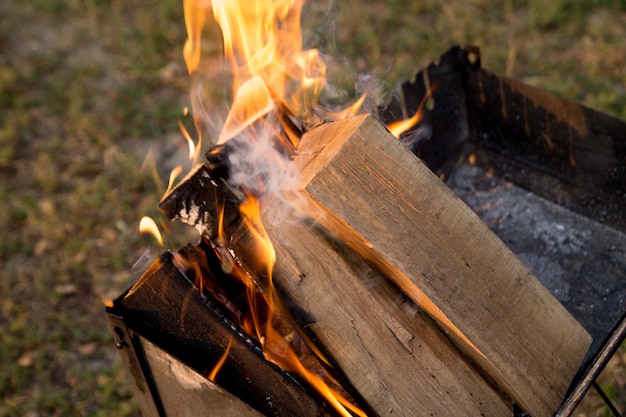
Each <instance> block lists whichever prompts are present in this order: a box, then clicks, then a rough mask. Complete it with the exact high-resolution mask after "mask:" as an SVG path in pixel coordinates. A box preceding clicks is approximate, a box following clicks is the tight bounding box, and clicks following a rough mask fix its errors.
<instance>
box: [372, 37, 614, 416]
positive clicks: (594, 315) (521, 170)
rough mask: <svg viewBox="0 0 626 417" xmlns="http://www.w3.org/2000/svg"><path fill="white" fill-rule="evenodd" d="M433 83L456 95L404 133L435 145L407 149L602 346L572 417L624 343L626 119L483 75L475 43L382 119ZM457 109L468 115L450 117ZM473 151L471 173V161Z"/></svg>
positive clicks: (568, 404) (576, 390)
mask: <svg viewBox="0 0 626 417" xmlns="http://www.w3.org/2000/svg"><path fill="white" fill-rule="evenodd" d="M432 79H438V80H439V83H440V84H438V87H437V88H438V89H439V90H441V91H445V93H446V94H449V95H450V96H449V97H445V96H443V94H442V95H440V96H437V92H436V91H435V93H434V94H435V95H434V97H435V105H434V106H433V107H432V108H431V109H430V108H429V109H426V111H425V117H424V119H423V120H422V121H421V122H420V123H419V124H418V125H417V126H415V127H414V128H413V129H411V131H409V132H407V133H406V134H405V137H409V138H410V137H411V135H419V134H420V132H424V131H426V132H428V133H429V134H430V136H429V137H428V138H426V139H427V140H424V139H422V140H421V141H416V142H413V143H410V145H411V146H409V147H410V149H411V150H412V151H413V152H414V153H415V154H416V155H418V156H420V157H421V158H422V159H424V160H425V161H426V162H427V165H428V166H429V167H430V168H431V169H433V171H435V172H436V173H437V174H439V175H440V176H442V177H444V178H445V179H446V180H447V182H448V184H449V185H450V187H451V188H452V189H453V190H454V191H455V192H456V193H457V194H459V195H460V196H461V197H462V198H463V199H464V200H465V201H466V203H467V204H468V205H469V206H470V207H472V208H473V209H474V210H475V211H476V212H477V213H478V215H479V216H481V218H483V220H484V221H485V222H486V223H487V224H489V225H490V226H491V227H492V229H493V230H494V231H495V232H496V234H497V235H498V236H499V237H500V238H501V239H502V240H503V241H504V242H505V243H506V244H507V245H508V246H509V247H510V248H511V250H512V251H513V252H514V253H516V254H517V255H518V256H519V257H520V258H521V259H522V261H524V262H525V263H526V264H527V265H528V266H529V268H530V269H531V270H532V271H533V272H534V274H535V275H536V276H537V277H538V278H539V279H540V280H541V281H542V283H543V284H544V285H545V286H546V287H547V288H548V289H549V290H550V291H552V293H553V294H554V295H555V296H556V298H557V299H558V300H559V301H561V302H562V303H563V304H564V305H565V307H566V308H567V309H568V310H569V311H570V313H571V314H572V315H573V316H574V317H576V319H577V320H579V321H580V323H581V324H582V325H583V326H584V327H585V328H586V329H587V331H589V333H590V334H591V335H592V337H593V339H594V341H593V344H592V346H591V348H590V350H589V353H588V355H587V357H586V358H585V361H584V363H583V366H581V370H580V372H579V374H578V375H577V376H576V378H575V379H574V381H573V382H572V391H571V392H570V395H569V396H568V397H567V398H566V399H565V401H564V408H563V409H562V410H561V412H560V413H559V416H568V415H571V412H573V410H574V409H575V407H576V405H577V404H578V402H579V401H580V399H581V398H582V396H583V395H584V393H585V392H586V390H587V389H588V388H589V387H590V385H591V382H592V381H593V379H594V378H595V375H597V374H598V373H599V372H600V371H601V369H602V368H603V367H604V366H605V364H606V362H607V361H608V359H609V358H610V354H609V353H610V352H611V349H614V348H615V347H616V346H618V345H619V344H620V343H621V342H622V341H623V340H624V337H625V335H626V331H620V329H623V328H624V323H625V320H626V285H625V283H624V282H625V281H626V279H625V278H626V238H625V234H626V122H624V121H622V120H619V119H616V118H614V117H611V116H608V115H606V114H603V113H601V112H598V111H595V110H592V109H589V108H586V107H584V106H581V105H579V104H577V103H574V102H571V101H568V100H563V99H561V98H559V97H556V96H554V95H551V94H548V93H545V92H543V91H540V90H538V89H535V88H532V87H530V86H527V85H524V84H522V83H520V82H517V81H515V80H511V79H507V78H505V77H501V76H498V75H496V74H493V73H491V72H489V71H486V70H484V69H482V68H480V52H479V50H478V49H477V48H476V47H471V46H455V47H452V48H450V50H448V51H447V52H445V53H444V54H443V55H442V56H441V58H440V59H439V60H438V62H436V63H433V64H431V65H430V66H428V68H426V69H425V70H423V71H420V72H418V73H417V74H416V76H415V78H414V80H413V81H410V82H406V83H404V84H402V86H401V87H400V90H399V92H398V93H397V94H396V96H395V97H394V98H393V99H392V101H391V103H390V105H389V106H386V107H382V108H380V109H379V117H380V118H381V120H382V121H384V122H385V123H388V122H389V121H392V120H399V119H403V118H406V117H407V116H408V115H409V114H408V112H407V111H406V109H407V108H409V107H410V108H411V109H414V108H416V105H415V103H420V102H421V101H422V100H423V99H424V95H425V92H426V91H428V85H429V84H430V85H432V81H430V80H432ZM458 89H461V90H462V91H457V90H458ZM463 100H464V101H463ZM438 103H446V105H445V106H438V105H437V104H438ZM454 103H456V104H458V105H459V106H460V107H462V108H461V109H458V110H456V111H451V110H450V109H449V108H448V105H447V104H452V105H454ZM403 109H404V113H403V112H402V111H403ZM459 127H463V128H462V129H461V128H459ZM454 132H456V133H454ZM447 135H451V136H450V137H447ZM405 144H406V142H405ZM437 149H444V150H445V152H440V151H438V150H437ZM470 154H471V155H472V160H473V162H474V164H475V166H470V165H468V164H467V163H466V162H463V161H467V160H468V157H469V155H470ZM520 415H521V414H520Z"/></svg>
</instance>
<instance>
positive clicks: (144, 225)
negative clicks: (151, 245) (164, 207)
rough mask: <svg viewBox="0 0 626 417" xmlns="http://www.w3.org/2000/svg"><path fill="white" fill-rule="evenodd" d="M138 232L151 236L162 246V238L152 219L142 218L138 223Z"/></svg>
mask: <svg viewBox="0 0 626 417" xmlns="http://www.w3.org/2000/svg"><path fill="white" fill-rule="evenodd" d="M139 232H140V233H148V234H151V235H152V236H153V237H154V238H155V239H156V240H157V242H159V244H160V245H162V244H163V238H162V237H161V232H160V231H159V227H158V226H157V224H156V222H155V221H154V220H153V219H152V217H148V216H143V217H142V218H141V221H140V222H139Z"/></svg>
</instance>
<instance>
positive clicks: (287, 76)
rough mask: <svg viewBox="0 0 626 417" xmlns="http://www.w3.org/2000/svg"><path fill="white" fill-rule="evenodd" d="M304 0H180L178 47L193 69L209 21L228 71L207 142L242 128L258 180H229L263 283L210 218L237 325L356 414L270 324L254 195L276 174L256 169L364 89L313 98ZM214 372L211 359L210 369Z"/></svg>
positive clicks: (274, 315) (268, 267) (318, 63)
mask: <svg viewBox="0 0 626 417" xmlns="http://www.w3.org/2000/svg"><path fill="white" fill-rule="evenodd" d="M303 3H304V2H303V0H212V1H209V0H184V12H185V24H186V29H187V35H188V38H187V41H186V43H185V45H184V49H183V53H184V58H185V62H186V65H187V70H188V72H189V74H190V75H195V74H197V73H201V71H200V70H201V69H202V68H203V67H202V56H201V51H202V50H203V48H202V38H203V30H204V27H205V23H206V22H207V21H208V20H214V21H215V22H217V24H218V25H219V27H220V29H221V32H222V39H223V45H222V52H223V55H222V56H220V63H219V65H222V66H223V67H225V68H228V69H229V70H230V71H231V76H232V80H233V84H232V97H233V102H232V104H231V105H230V107H229V110H228V114H227V116H226V118H225V121H224V124H223V127H222V129H221V131H220V132H219V135H218V137H217V139H216V141H215V142H216V144H218V145H221V144H225V143H226V142H229V141H231V140H233V139H234V138H238V139H239V138H242V137H243V138H245V139H246V140H248V142H249V145H250V146H248V145H246V146H245V147H244V148H245V149H246V151H249V155H247V156H245V157H244V158H243V159H245V162H244V164H243V165H244V166H246V167H249V166H250V165H251V164H255V165H259V166H261V169H256V170H253V174H252V176H253V177H254V178H252V180H251V183H252V184H255V183H258V182H261V183H263V184H261V186H256V185H253V186H245V185H242V184H243V183H237V184H236V185H237V186H239V187H240V188H241V189H242V191H243V192H244V194H245V199H244V201H243V203H242V204H241V205H240V214H241V218H242V222H243V226H244V227H245V228H246V230H247V233H248V235H249V237H250V243H249V246H250V248H249V249H248V250H246V254H245V255H246V259H245V263H246V264H247V266H248V267H251V269H253V270H254V273H255V274H256V275H258V276H257V277H256V278H257V279H259V278H261V279H264V280H266V282H264V283H262V287H263V291H262V292H261V291H260V290H259V283H258V282H254V281H253V279H252V278H251V276H250V274H248V273H247V272H246V271H243V270H242V269H241V268H239V267H237V261H236V260H235V259H233V258H234V255H233V253H231V252H230V249H229V248H230V242H229V239H228V237H227V236H226V235H225V233H224V231H223V224H222V222H223V218H220V219H219V228H218V229H219V230H218V237H217V242H215V244H214V246H215V249H216V254H217V256H218V257H219V258H220V262H221V263H222V266H223V269H224V271H225V272H227V273H229V274H231V276H234V277H236V278H237V279H238V280H240V281H241V283H242V284H244V285H245V287H246V289H247V299H248V304H249V309H250V315H249V316H245V317H242V318H241V326H242V328H243V329H244V330H245V331H246V332H247V333H248V334H251V335H254V336H255V337H256V338H258V340H259V341H260V343H261V345H262V347H263V350H264V353H265V356H266V358H267V359H268V360H270V361H273V362H275V363H276V364H278V365H279V366H281V367H283V368H284V369H285V370H287V371H289V372H293V373H295V374H298V375H300V376H301V377H302V378H303V379H304V380H306V381H308V382H309V383H310V384H311V385H312V386H313V387H314V388H315V389H316V390H317V391H318V392H319V393H320V395H322V396H323V397H324V398H325V399H326V401H327V402H328V403H329V404H331V405H332V406H333V407H334V408H335V409H336V410H337V412H338V413H339V414H341V415H343V416H353V415H359V416H365V414H364V413H363V411H361V410H359V409H358V408H356V407H355V406H354V405H353V404H351V402H350V401H349V400H348V399H346V398H344V397H343V396H342V395H340V394H339V393H338V392H336V390H333V389H332V388H331V387H330V386H329V385H328V384H327V383H326V382H325V381H324V379H323V378H321V377H320V376H319V375H318V374H316V373H315V372H312V371H311V370H310V369H307V368H306V367H305V366H304V365H303V364H302V362H301V361H300V360H299V358H298V355H297V354H296V353H295V352H294V351H293V349H292V348H291V347H290V345H289V343H288V342H287V341H286V340H285V338H284V337H283V336H282V335H281V334H280V332H279V331H278V330H277V329H276V328H275V327H274V324H273V323H274V321H275V320H279V312H278V306H279V305H280V300H278V299H277V295H276V292H275V290H274V287H273V285H272V271H273V267H274V263H275V261H276V254H275V251H274V247H273V245H272V242H271V241H270V239H269V237H268V235H267V233H266V231H265V228H264V227H263V223H262V221H261V218H262V208H263V206H262V204H261V203H260V202H261V201H263V196H262V195H261V194H264V193H268V192H271V190H274V189H275V187H272V185H268V184H266V182H267V181H268V178H275V177H272V176H271V175H268V174H267V171H264V169H265V168H266V167H271V169H277V170H278V171H279V172H280V171H281V170H283V171H284V170H285V169H286V163H283V162H282V160H281V152H283V151H284V149H293V148H294V147H295V146H296V145H297V143H298V140H299V135H300V134H301V133H302V129H303V128H304V127H306V126H307V125H313V124H315V123H317V122H318V121H320V120H328V119H339V118H343V117H350V116H353V115H355V114H357V113H358V111H359V109H360V108H361V106H362V104H363V101H364V100H365V96H364V95H363V96H362V97H361V98H359V99H358V100H357V101H356V102H355V103H353V104H352V105H351V106H349V107H347V108H346V109H344V110H342V111H331V110H329V109H325V108H324V107H323V106H322V105H320V103H319V101H318V98H319V96H320V93H321V91H322V89H323V88H324V86H325V84H326V63H325V62H324V60H323V59H322V56H321V54H320V53H319V51H318V50H316V49H309V50H303V49H302V34H301V28H300V19H301V15H302V7H303ZM215 58H216V57H213V60H212V61H211V62H214V61H215ZM193 104H194V108H193V111H194V120H196V122H197V121H198V119H201V118H202V116H201V115H203V114H205V113H206V110H205V108H206V106H205V103H197V102H194V103H193ZM196 128H197V129H198V131H199V135H200V137H201V133H200V131H201V130H202V126H199V125H198V123H196ZM181 130H183V134H184V135H185V137H186V138H187V141H188V143H189V146H190V156H191V155H194V154H196V152H197V151H196V149H197V148H192V145H193V141H192V140H191V138H190V135H189V134H188V133H187V132H186V130H184V128H183V125H182V123H181ZM268 143H269V147H270V148H271V147H276V148H278V149H273V152H272V150H271V149H270V150H268V145H267V144H268ZM253 148H254V149H253ZM250 155H252V156H250ZM250 159H252V161H250ZM230 168H232V167H230ZM242 175H249V173H247V172H246V173H240V172H235V173H233V172H231V178H230V181H231V182H232V181H233V177H235V178H239V177H241V176H242ZM278 177H280V176H278ZM172 182H173V180H171V181H170V184H171V183H172ZM268 190H269V191H268ZM237 256H239V255H237ZM312 348H313V350H315V349H314V347H312ZM225 357H226V354H225V356H224V358H225ZM320 360H322V361H324V359H323V358H320ZM216 369H219V367H218V366H216ZM216 372H217V371H216V370H215V369H214V372H213V373H216ZM213 373H212V375H213Z"/></svg>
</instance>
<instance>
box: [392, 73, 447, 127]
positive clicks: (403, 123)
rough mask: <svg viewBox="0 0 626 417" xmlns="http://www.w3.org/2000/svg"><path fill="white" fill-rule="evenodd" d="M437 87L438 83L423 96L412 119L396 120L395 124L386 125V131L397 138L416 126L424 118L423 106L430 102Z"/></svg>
mask: <svg viewBox="0 0 626 417" xmlns="http://www.w3.org/2000/svg"><path fill="white" fill-rule="evenodd" d="M438 85H439V83H436V84H433V85H432V86H430V87H429V88H428V90H427V91H426V94H424V97H423V98H422V101H421V103H420V105H419V107H418V108H417V111H416V112H415V114H414V115H413V116H412V117H409V118H407V119H404V120H398V121H396V122H391V123H389V124H388V125H387V129H388V130H389V132H391V134H392V135H394V136H395V137H396V138H399V137H400V135H402V134H403V133H404V132H406V131H407V130H409V129H411V128H412V127H413V126H415V125H417V124H418V123H419V121H420V120H422V117H423V116H424V113H423V110H424V104H425V103H427V102H428V101H429V100H431V101H432V95H433V93H434V92H435V90H436V89H437V86H438Z"/></svg>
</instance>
